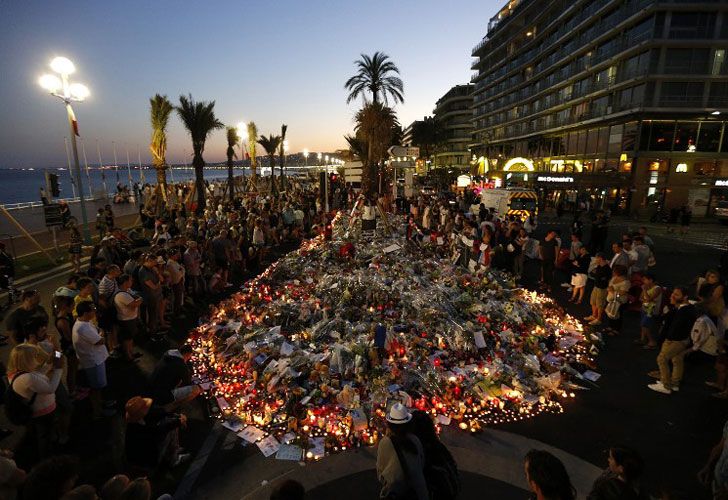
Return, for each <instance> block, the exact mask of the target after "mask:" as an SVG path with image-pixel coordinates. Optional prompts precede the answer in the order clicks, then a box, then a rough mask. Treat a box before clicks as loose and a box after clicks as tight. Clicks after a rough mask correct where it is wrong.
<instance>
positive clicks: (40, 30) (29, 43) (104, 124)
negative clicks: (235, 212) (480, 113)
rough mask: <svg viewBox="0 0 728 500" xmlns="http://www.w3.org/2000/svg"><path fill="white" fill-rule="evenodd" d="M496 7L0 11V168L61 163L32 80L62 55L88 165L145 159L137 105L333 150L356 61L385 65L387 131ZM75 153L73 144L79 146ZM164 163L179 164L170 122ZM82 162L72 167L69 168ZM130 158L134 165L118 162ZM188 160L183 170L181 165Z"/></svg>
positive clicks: (39, 4)
mask: <svg viewBox="0 0 728 500" xmlns="http://www.w3.org/2000/svg"><path fill="white" fill-rule="evenodd" d="M502 3H503V2H501V1H497V2H496V1H494V0H456V1H454V2H443V1H442V0H406V1H401V0H400V1H391V0H389V1H383V0H368V1H366V2H352V1H348V0H344V1H341V0H339V1H323V0H308V1H303V0H301V1H292V0H270V1H262V0H259V1H255V2H254V1H216V0H209V1H205V2H202V1H199V2H193V1H181V0H177V1H172V0H155V1H153V2H150V1H148V0H147V1H138V0H124V1H98V0H95V1H80V0H78V1H75V0H74V1H65V2H61V1H54V0H43V1H38V0H22V1H21V0H5V1H0V68H2V70H1V71H0V109H2V115H0V116H1V117H2V118H1V119H0V168H7V167H52V166H64V165H65V163H66V153H65V150H64V142H63V140H64V137H68V134H69V131H68V124H67V122H66V118H65V111H64V110H63V107H62V103H61V102H60V101H59V100H58V99H56V98H53V97H51V96H48V95H47V94H46V93H45V91H44V90H43V89H41V88H40V87H39V85H38V83H37V80H38V77H39V76H41V75H42V74H43V73H45V72H49V68H48V63H49V62H50V60H51V59H52V58H53V57H55V56H57V55H63V56H65V57H68V58H69V59H71V60H72V61H73V62H74V63H75V65H76V73H75V74H74V75H73V76H72V81H78V82H81V83H84V84H86V85H87V86H88V87H89V88H90V90H91V97H90V98H89V99H88V100H87V101H86V102H83V103H80V104H77V105H75V108H74V109H75V111H76V116H77V118H78V121H79V124H80V131H81V136H82V137H83V139H84V141H85V143H86V153H87V155H88V160H89V162H90V163H91V162H93V163H97V159H96V158H97V154H96V142H97V141H98V142H99V144H100V146H101V152H102V156H103V160H104V162H105V163H107V164H108V163H112V162H113V156H112V141H115V142H116V148H117V153H118V155H119V163H122V164H123V163H125V161H126V153H125V148H126V147H127V146H128V148H129V150H130V152H131V156H132V158H136V150H137V145H139V147H141V150H142V161H143V162H145V163H146V162H149V161H150V155H149V154H148V143H149V138H150V133H151V129H150V125H149V97H151V96H152V95H154V94H155V93H157V92H159V93H162V94H167V95H168V96H169V98H170V100H172V102H173V104H176V103H177V102H178V98H179V95H180V94H187V93H191V94H192V96H193V97H194V98H195V99H197V100H215V102H216V105H215V111H216V114H217V116H218V118H219V119H220V120H221V121H223V122H224V123H225V124H227V125H235V124H236V123H238V122H239V121H250V120H253V121H255V122H256V124H257V125H258V130H259V133H262V134H266V135H267V134H269V133H276V134H278V133H280V126H281V124H282V123H286V124H287V125H288V134H287V138H288V140H289V143H290V151H291V152H297V151H301V150H302V149H303V148H308V149H309V150H310V151H312V152H316V151H320V150H324V151H333V150H334V149H337V148H343V147H344V145H345V141H344V139H343V135H344V134H346V133H350V132H351V130H352V129H353V121H352V119H353V116H354V113H355V112H356V110H357V108H358V107H359V106H360V105H361V103H360V102H356V103H352V104H351V105H349V106H347V105H346V91H345V90H344V82H345V81H346V79H347V78H348V77H349V76H351V75H352V74H353V72H354V66H353V61H354V60H355V59H357V58H358V57H359V54H360V53H362V52H364V53H367V54H372V53H373V52H375V51H377V50H381V51H384V52H385V53H387V54H388V55H389V56H390V57H391V58H392V60H393V61H394V62H395V63H396V64H397V66H399V69H400V72H401V77H402V79H403V80H404V86H405V104H404V105H398V106H397V107H396V110H397V113H398V116H399V119H400V122H401V123H402V125H403V126H406V125H407V124H409V123H410V122H411V121H413V120H415V119H418V118H421V117H422V116H424V115H426V114H431V113H432V110H433V108H434V105H435V101H436V100H437V99H438V98H439V97H441V96H442V95H443V94H444V93H445V92H446V91H447V90H448V89H449V88H450V87H452V86H453V85H456V84H461V83H466V82H467V81H469V79H470V75H471V70H470V64H471V57H470V51H471V49H472V47H473V46H474V45H476V44H477V43H478V41H479V40H480V39H481V38H482V37H483V35H484V34H485V31H486V26H487V23H488V20H489V19H490V17H492V16H493V15H494V14H495V13H496V11H497V9H498V8H499V7H500V6H501V4H502ZM79 148H80V143H79ZM168 148H169V149H168V154H167V160H168V161H169V162H170V163H178V162H182V161H183V158H184V155H185V153H187V155H190V156H191V146H190V141H189V137H188V136H187V134H186V132H185V131H184V129H183V127H182V125H181V122H180V120H179V118H178V117H177V115H176V114H173V115H172V117H171V118H170V126H169V129H168ZM225 148H226V143H225V132H224V130H219V131H216V132H214V133H213V135H212V136H211V138H210V139H209V140H208V142H207V146H206V148H205V154H204V156H205V160H206V161H208V162H217V161H222V160H224V158H225ZM82 161H83V160H82ZM132 161H134V160H132ZM188 161H189V160H188Z"/></svg>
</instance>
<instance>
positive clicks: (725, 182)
mask: <svg viewBox="0 0 728 500" xmlns="http://www.w3.org/2000/svg"><path fill="white" fill-rule="evenodd" d="M715 186H716V187H728V179H716V181H715Z"/></svg>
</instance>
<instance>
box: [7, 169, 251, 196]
mask: <svg viewBox="0 0 728 500" xmlns="http://www.w3.org/2000/svg"><path fill="white" fill-rule="evenodd" d="M47 171H48V172H50V173H55V174H57V175H58V181H59V184H60V188H61V196H60V197H61V198H72V197H73V196H74V186H73V184H72V182H71V174H70V172H69V171H68V170H66V169H64V170H58V169H47ZM140 173H141V172H140V171H139V170H138V169H134V168H132V169H131V178H132V183H134V182H139V181H140ZM233 173H234V174H235V175H236V176H237V175H242V174H243V169H242V168H235V169H234V170H233ZM117 174H118V180H119V181H120V182H121V183H122V184H124V185H128V184H129V172H128V171H127V169H126V167H124V168H121V167H119V170H118V171H115V170H113V169H111V170H108V169H107V170H98V169H89V173H88V176H87V175H86V170H85V169H84V168H83V167H82V168H81V177H82V178H81V182H82V184H83V190H84V193H85V194H86V195H87V196H88V194H89V192H90V191H89V178H90V181H91V187H92V188H93V192H94V193H98V192H103V190H104V182H106V190H107V192H109V193H113V192H116V183H117ZM248 174H249V171H248V169H245V175H248ZM144 177H145V181H146V182H148V183H150V184H156V181H157V173H156V172H155V170H154V169H152V168H147V169H144ZM194 178H195V172H194V170H192V169H191V168H190V169H177V168H175V169H173V170H167V182H173V181H174V182H180V181H183V180H190V179H194ZM226 178H227V170H226V169H225V170H222V169H217V168H207V169H205V179H206V180H216V179H226ZM41 187H45V171H44V170H43V169H35V170H21V169H2V170H0V203H2V204H10V203H22V202H27V201H40V188H41Z"/></svg>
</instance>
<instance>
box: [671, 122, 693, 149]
mask: <svg viewBox="0 0 728 500" xmlns="http://www.w3.org/2000/svg"><path fill="white" fill-rule="evenodd" d="M697 138H698V122H678V124H677V131H676V132H675V143H674V147H673V149H674V150H675V151H688V150H691V151H695V149H694V148H695V147H696V142H697V140H696V139H697Z"/></svg>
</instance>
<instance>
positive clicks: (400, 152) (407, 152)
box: [387, 146, 420, 158]
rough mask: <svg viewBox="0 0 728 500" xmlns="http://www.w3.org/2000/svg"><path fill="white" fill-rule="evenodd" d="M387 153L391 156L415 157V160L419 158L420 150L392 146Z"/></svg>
mask: <svg viewBox="0 0 728 500" xmlns="http://www.w3.org/2000/svg"><path fill="white" fill-rule="evenodd" d="M387 153H389V156H414V157H415V158H419V156H420V148H417V147H405V146H392V147H391V148H389V149H388V150H387Z"/></svg>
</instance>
